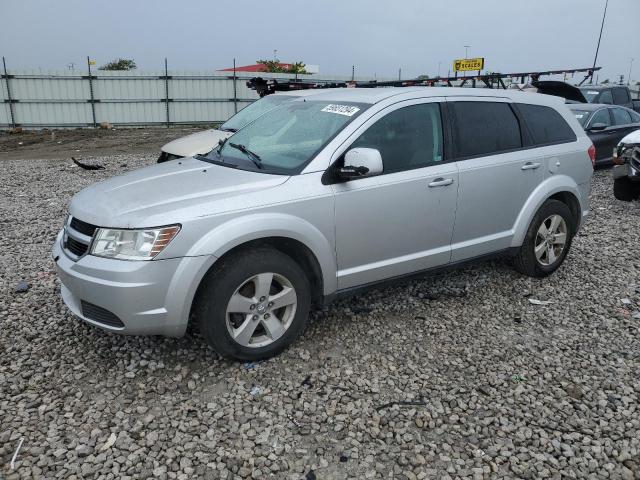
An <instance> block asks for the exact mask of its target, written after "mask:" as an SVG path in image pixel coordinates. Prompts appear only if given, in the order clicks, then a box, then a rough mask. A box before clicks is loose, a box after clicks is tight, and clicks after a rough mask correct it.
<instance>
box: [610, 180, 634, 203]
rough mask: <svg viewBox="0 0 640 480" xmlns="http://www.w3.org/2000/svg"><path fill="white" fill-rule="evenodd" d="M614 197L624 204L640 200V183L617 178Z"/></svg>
mask: <svg viewBox="0 0 640 480" xmlns="http://www.w3.org/2000/svg"><path fill="white" fill-rule="evenodd" d="M613 196H614V197H616V198H617V199H618V200H622V201H623V202H630V201H632V200H637V199H638V198H640V183H636V182H632V181H631V180H629V177H621V178H616V179H615V180H614V181H613Z"/></svg>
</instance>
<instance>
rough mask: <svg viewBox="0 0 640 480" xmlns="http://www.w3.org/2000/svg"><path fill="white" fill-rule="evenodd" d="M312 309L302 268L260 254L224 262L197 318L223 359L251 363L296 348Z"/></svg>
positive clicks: (209, 282) (204, 289)
mask: <svg viewBox="0 0 640 480" xmlns="http://www.w3.org/2000/svg"><path fill="white" fill-rule="evenodd" d="M310 304H311V290H310V286H309V281H308V279H307V277H306V275H305V273H304V271H303V270H302V268H300V266H299V265H298V264H297V263H296V262H295V261H294V260H293V259H292V258H291V257H289V256H288V255H285V254H284V253H282V252H280V251H278V250H275V249H271V248H259V249H256V250H251V251H244V252H240V253H237V254H232V255H231V256H229V257H227V258H224V259H222V260H221V263H220V265H218V266H217V267H216V268H215V269H214V270H212V271H211V272H210V273H209V274H207V277H206V278H205V280H204V281H203V285H202V286H201V288H200V289H199V291H198V298H197V300H196V304H195V309H194V313H195V317H196V319H197V321H198V323H199V326H200V331H201V332H202V334H203V336H204V338H205V340H206V341H207V342H208V343H209V344H210V345H211V346H212V347H213V348H214V349H215V350H216V351H217V352H218V353H220V354H221V355H223V356H225V357H230V358H235V359H237V360H245V361H246V360H249V361H251V360H259V359H263V358H268V357H271V356H274V355H276V354H278V353H280V352H281V351H282V350H284V349H285V348H286V347H287V346H289V345H290V344H291V343H293V341H294V340H295V339H296V338H297V337H298V336H299V335H300V334H301V333H302V331H303V330H304V327H305V325H306V323H307V319H308V315H309V308H310Z"/></svg>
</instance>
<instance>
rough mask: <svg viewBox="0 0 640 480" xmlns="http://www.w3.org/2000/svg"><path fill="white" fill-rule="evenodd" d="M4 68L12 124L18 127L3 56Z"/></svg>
mask: <svg viewBox="0 0 640 480" xmlns="http://www.w3.org/2000/svg"><path fill="white" fill-rule="evenodd" d="M2 68H3V69H4V82H5V85H6V87H7V100H8V101H9V113H10V114H11V126H12V127H13V128H16V126H17V124H16V115H15V113H14V111H13V98H11V87H10V86H9V74H8V73H7V62H6V61H5V59H4V57H2Z"/></svg>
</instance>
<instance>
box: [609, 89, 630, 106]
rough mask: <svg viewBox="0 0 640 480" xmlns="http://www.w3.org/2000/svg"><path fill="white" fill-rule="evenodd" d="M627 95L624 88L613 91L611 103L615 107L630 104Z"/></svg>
mask: <svg viewBox="0 0 640 480" xmlns="http://www.w3.org/2000/svg"><path fill="white" fill-rule="evenodd" d="M630 100H631V99H630V98H629V94H628V92H627V89H626V88H614V89H613V103H615V104H616V105H624V104H627V103H629V102H630Z"/></svg>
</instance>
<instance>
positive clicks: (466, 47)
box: [463, 45, 471, 77]
mask: <svg viewBox="0 0 640 480" xmlns="http://www.w3.org/2000/svg"><path fill="white" fill-rule="evenodd" d="M469 47H471V45H465V46H464V58H465V59H467V58H469ZM463 76H464V77H466V76H467V72H466V71H465V72H464V75H463Z"/></svg>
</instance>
